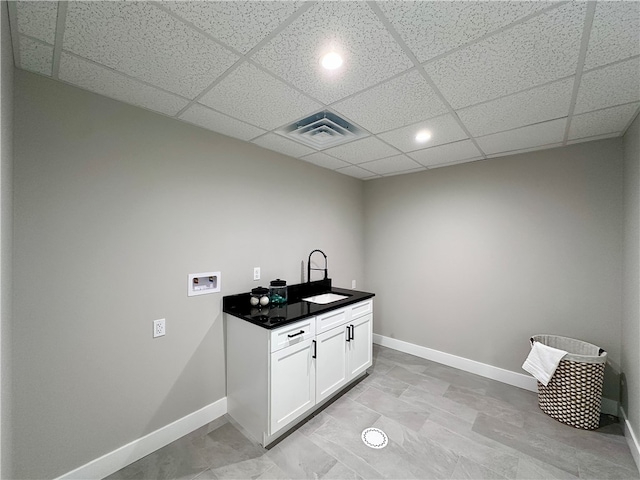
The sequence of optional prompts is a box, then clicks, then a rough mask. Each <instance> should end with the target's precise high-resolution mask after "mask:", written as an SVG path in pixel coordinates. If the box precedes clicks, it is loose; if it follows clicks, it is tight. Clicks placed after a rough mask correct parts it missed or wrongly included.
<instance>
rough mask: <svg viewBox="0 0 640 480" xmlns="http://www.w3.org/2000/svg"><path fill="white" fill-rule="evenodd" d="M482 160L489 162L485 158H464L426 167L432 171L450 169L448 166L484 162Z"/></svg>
mask: <svg viewBox="0 0 640 480" xmlns="http://www.w3.org/2000/svg"><path fill="white" fill-rule="evenodd" d="M482 160H487V159H486V158H483V157H471V158H464V159H462V160H453V161H451V162H443V163H434V164H433V165H429V166H426V165H425V167H426V169H427V170H431V169H434V168H440V167H448V166H451V165H460V164H462V163H472V162H479V161H482Z"/></svg>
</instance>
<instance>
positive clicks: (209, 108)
mask: <svg viewBox="0 0 640 480" xmlns="http://www.w3.org/2000/svg"><path fill="white" fill-rule="evenodd" d="M197 105H198V106H199V107H201V108H205V109H207V110H211V111H212V112H215V113H217V114H219V115H223V116H225V117H229V118H231V119H233V120H236V121H238V122H241V123H244V124H245V125H249V126H251V127H254V128H259V129H260V130H262V131H263V132H264V133H261V134H260V135H258V136H256V137H253V138H252V140H253V139H256V138H258V137H261V136H262V135H266V134H267V133H271V132H272V130H269V129H266V128H264V127H261V126H259V125H255V124H253V123H250V122H247V121H246V120H241V119H239V118H236V117H234V116H233V115H229V114H228V113H225V112H221V111H220V110H216V109H215V108H212V107H210V106H208V105H204V104H202V103H198V104H197ZM191 106H193V105H191ZM183 110H184V109H183ZM175 118H177V119H178V120H183V121H185V122H186V121H187V120H185V119H184V118H182V117H180V116H179V115H176V117H175ZM196 125H197V124H196ZM200 126H201V125H200ZM203 128H204V127H203ZM216 133H220V132H216Z"/></svg>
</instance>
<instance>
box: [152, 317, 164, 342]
mask: <svg viewBox="0 0 640 480" xmlns="http://www.w3.org/2000/svg"><path fill="white" fill-rule="evenodd" d="M165 333H167V332H166V330H165V328H164V318H161V319H160V320H154V321H153V338H156V337H163V336H164V334H165Z"/></svg>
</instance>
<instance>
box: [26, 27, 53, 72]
mask: <svg viewBox="0 0 640 480" xmlns="http://www.w3.org/2000/svg"><path fill="white" fill-rule="evenodd" d="M19 42H20V67H21V68H24V69H25V70H29V71H31V72H36V73H41V74H42V75H49V76H51V68H52V65H53V46H51V45H47V44H46V43H42V42H38V41H37V40H32V39H31V38H29V37H25V36H24V35H20V40H19Z"/></svg>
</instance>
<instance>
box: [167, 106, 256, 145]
mask: <svg viewBox="0 0 640 480" xmlns="http://www.w3.org/2000/svg"><path fill="white" fill-rule="evenodd" d="M180 119H181V120H184V121H186V122H189V123H194V124H196V125H199V126H201V127H203V128H206V129H208V130H213V131H214V132H218V133H222V134H223V135H228V136H229V137H235V138H239V139H240V140H251V139H252V138H255V137H257V136H258V135H262V134H263V133H264V130H262V129H261V128H258V127H254V126H253V125H249V124H247V123H244V122H241V121H240V120H236V119H235V118H231V117H229V116H227V115H224V114H222V113H219V112H216V111H214V110H211V109H210V108H207V107H203V106H202V105H199V104H197V103H196V104H195V105H192V106H190V107H189V108H188V109H187V110H186V111H185V112H184V113H182V114H181V115H180Z"/></svg>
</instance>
